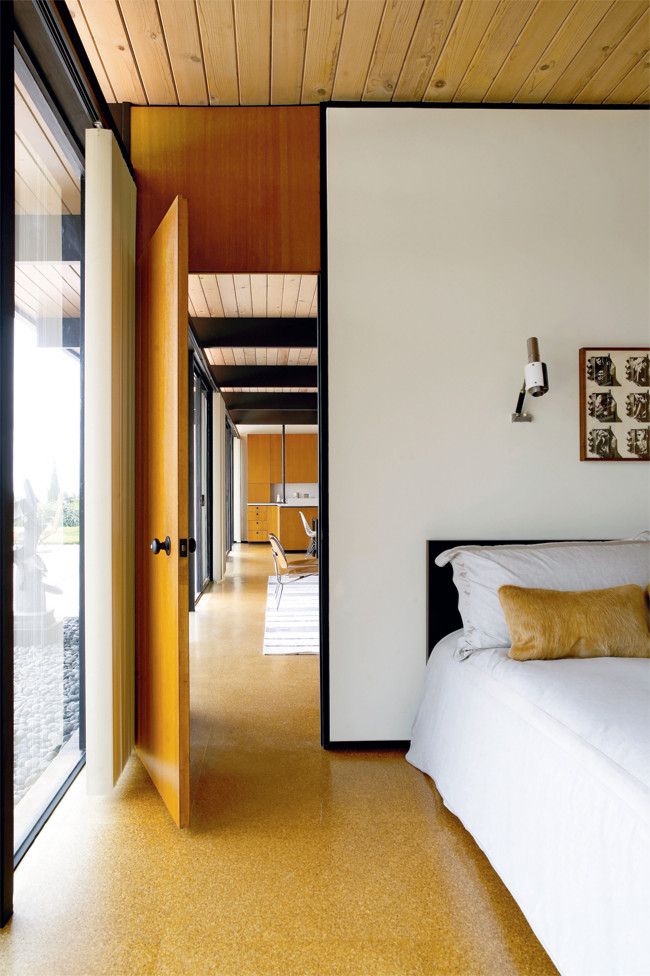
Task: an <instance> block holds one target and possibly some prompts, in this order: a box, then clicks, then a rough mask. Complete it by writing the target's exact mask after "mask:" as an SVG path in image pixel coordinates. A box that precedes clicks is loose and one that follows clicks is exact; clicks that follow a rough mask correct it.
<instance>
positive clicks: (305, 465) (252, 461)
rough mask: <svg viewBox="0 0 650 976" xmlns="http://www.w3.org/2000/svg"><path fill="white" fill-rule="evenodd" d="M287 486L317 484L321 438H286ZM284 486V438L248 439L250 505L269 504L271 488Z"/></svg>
mask: <svg viewBox="0 0 650 976" xmlns="http://www.w3.org/2000/svg"><path fill="white" fill-rule="evenodd" d="M284 452H285V459H284V466H285V481H286V483H287V484H316V483H317V482H318V435H317V434H287V435H286V437H285V439H284ZM281 484H282V435H281V434H249V435H248V502H249V503H255V502H270V501H274V500H275V498H272V497H271V485H281Z"/></svg>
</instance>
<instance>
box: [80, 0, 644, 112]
mask: <svg viewBox="0 0 650 976" xmlns="http://www.w3.org/2000/svg"><path fill="white" fill-rule="evenodd" d="M649 2H650V0H182V2H179V0H67V4H68V7H69V9H70V12H71V14H72V16H73V17H74V20H75V23H76V25H77V29H78V31H79V34H80V36H81V39H82V41H83V43H84V46H85V48H86V50H87V52H88V56H89V58H90V61H91V63H92V65H93V67H94V69H95V72H96V74H97V77H98V79H99V82H100V84H101V86H102V89H103V91H104V94H105V96H106V98H107V100H108V101H109V102H132V103H134V104H137V105H177V104H180V105H268V104H272V105H279V104H284V105H286V104H290V105H294V104H305V105H307V104H313V103H316V102H321V101H327V100H329V99H337V100H342V101H379V102H391V101H392V102H420V101H424V102H512V103H515V104H526V103H541V102H544V103H549V104H555V103H571V102H574V103H578V104H581V103H588V104H601V103H604V104H614V103H618V104H632V103H636V104H648V102H649V101H650V89H649V82H650V59H649V58H648V51H649V49H650V38H649V34H650V28H649V19H648V18H649V11H648V7H649Z"/></svg>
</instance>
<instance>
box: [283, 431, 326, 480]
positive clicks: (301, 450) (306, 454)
mask: <svg viewBox="0 0 650 976" xmlns="http://www.w3.org/2000/svg"><path fill="white" fill-rule="evenodd" d="M284 453H285V459H284V469H285V480H286V482H287V484H316V482H317V481H318V434H287V436H286V437H285V443H284Z"/></svg>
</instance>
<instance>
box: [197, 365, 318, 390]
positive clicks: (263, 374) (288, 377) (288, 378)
mask: <svg viewBox="0 0 650 976" xmlns="http://www.w3.org/2000/svg"><path fill="white" fill-rule="evenodd" d="M210 372H211V374H212V378H213V379H214V381H215V383H216V384H217V386H220V387H222V386H278V387H283V386H317V385H318V376H317V370H316V367H315V366H210Z"/></svg>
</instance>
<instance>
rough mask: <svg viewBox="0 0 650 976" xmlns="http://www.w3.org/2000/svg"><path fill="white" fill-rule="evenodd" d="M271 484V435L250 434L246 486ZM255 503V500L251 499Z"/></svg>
mask: <svg viewBox="0 0 650 976" xmlns="http://www.w3.org/2000/svg"><path fill="white" fill-rule="evenodd" d="M270 482H271V435H270V434H250V435H249V437H248V484H249V486H250V485H251V484H253V485H263V484H270ZM252 500H253V501H257V499H252Z"/></svg>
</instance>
